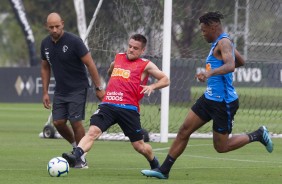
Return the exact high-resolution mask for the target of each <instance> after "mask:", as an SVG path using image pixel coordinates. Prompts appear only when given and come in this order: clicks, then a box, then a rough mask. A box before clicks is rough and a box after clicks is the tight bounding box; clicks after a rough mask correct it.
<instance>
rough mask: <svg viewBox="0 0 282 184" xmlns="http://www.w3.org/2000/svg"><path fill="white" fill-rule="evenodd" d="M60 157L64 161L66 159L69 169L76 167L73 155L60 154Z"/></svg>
mask: <svg viewBox="0 0 282 184" xmlns="http://www.w3.org/2000/svg"><path fill="white" fill-rule="evenodd" d="M62 157H63V158H64V159H66V160H67V161H68V163H69V165H70V167H75V166H76V161H77V160H76V157H75V155H74V154H71V153H63V154H62Z"/></svg>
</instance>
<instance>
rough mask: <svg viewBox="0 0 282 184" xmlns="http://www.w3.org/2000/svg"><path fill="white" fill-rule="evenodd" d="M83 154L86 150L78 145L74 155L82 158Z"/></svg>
mask: <svg viewBox="0 0 282 184" xmlns="http://www.w3.org/2000/svg"><path fill="white" fill-rule="evenodd" d="M83 154H84V151H83V150H82V149H81V148H80V147H77V148H76V149H75V151H74V155H75V157H76V158H80V157H81V156H82V155H83Z"/></svg>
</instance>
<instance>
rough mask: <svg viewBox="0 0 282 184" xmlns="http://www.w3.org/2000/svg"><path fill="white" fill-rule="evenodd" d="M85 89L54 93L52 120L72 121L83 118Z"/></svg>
mask: <svg viewBox="0 0 282 184" xmlns="http://www.w3.org/2000/svg"><path fill="white" fill-rule="evenodd" d="M86 97H87V89H83V90H79V91H76V92H72V93H70V94H57V93H55V94H54V98H53V108H52V116H53V120H54V121H55V120H62V119H66V120H69V121H70V122H71V123H72V122H77V121H81V120H84V118H85V103H86Z"/></svg>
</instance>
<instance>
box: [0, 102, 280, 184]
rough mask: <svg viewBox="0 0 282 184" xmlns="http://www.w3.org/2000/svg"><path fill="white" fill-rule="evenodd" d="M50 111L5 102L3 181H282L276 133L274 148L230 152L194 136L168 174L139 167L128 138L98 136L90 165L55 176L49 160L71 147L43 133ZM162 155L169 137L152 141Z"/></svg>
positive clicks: (0, 136) (0, 108)
mask: <svg viewBox="0 0 282 184" xmlns="http://www.w3.org/2000/svg"><path fill="white" fill-rule="evenodd" d="M48 115H49V112H48V111H47V110H45V109H44V108H43V107H42V105H41V104H0V118H1V121H0V140H1V151H0V153H1V156H0V163H1V166H0V173H1V174H0V181H1V183H5V184H17V183H19V184H33V183H34V184H35V183H36V184H38V183H40V184H44V183H46V184H50V183H52V184H56V183H58V184H64V183H66V184H69V183H83V184H88V183H92V184H93V183H96V184H100V183H101V184H103V183H109V184H132V183H134V184H139V183H140V184H147V183H148V184H149V183H150V184H151V183H153V184H154V183H167V184H168V183H169V184H182V183H183V184H184V183H185V184H187V183H189V184H196V183H197V184H206V183H207V184H221V183H228V184H233V183H234V184H235V183H236V184H237V183H238V184H243V183H245V184H252V183H254V184H258V183H261V184H262V183H263V184H265V183H268V184H272V183H273V184H276V183H280V182H281V181H282V160H281V153H282V141H281V140H280V139H273V141H274V144H275V148H274V152H273V153H271V154H269V153H268V152H267V151H266V150H265V148H264V147H263V146H262V145H261V144H260V143H253V144H250V145H247V146H246V147H244V148H242V149H239V150H236V151H233V152H230V153H225V154H219V153H216V152H215V150H214V149H213V145H212V140H211V139H191V140H190V145H189V146H188V148H187V149H186V150H185V152H184V153H183V154H182V155H181V157H179V159H178V160H177V161H176V163H175V165H174V167H173V169H172V171H171V173H170V178H169V180H165V181H163V180H158V179H155V178H147V177H144V176H142V175H141V174H140V170H142V169H147V168H148V167H149V165H148V163H147V161H146V160H145V159H144V158H143V157H142V156H141V155H139V154H137V153H136V152H135V151H134V150H133V149H132V148H131V145H130V143H129V142H118V141H97V142H96V143H95V145H94V147H93V149H92V150H91V151H90V152H89V153H88V154H87V159H88V164H89V167H90V168H89V169H87V170H76V169H70V172H69V175H68V176H67V177H62V178H54V177H50V176H49V175H48V173H47V170H46V166H47V163H48V161H49V160H50V159H51V158H52V157H55V156H60V155H61V153H63V152H66V151H70V150H71V147H70V145H68V144H67V142H66V141H65V140H63V139H42V138H39V136H38V135H39V133H40V132H41V131H42V129H43V126H44V124H45V122H46V120H47V117H48ZM150 144H151V145H152V146H153V148H154V152H155V154H156V156H157V157H158V158H159V160H160V161H163V160H164V158H165V157H166V154H167V151H168V148H169V146H170V144H171V140H170V141H169V143H150Z"/></svg>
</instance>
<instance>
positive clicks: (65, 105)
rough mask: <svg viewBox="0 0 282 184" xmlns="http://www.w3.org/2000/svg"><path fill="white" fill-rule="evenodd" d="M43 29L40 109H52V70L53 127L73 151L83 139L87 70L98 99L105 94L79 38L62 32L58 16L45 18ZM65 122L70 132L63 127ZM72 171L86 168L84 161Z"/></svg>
mask: <svg viewBox="0 0 282 184" xmlns="http://www.w3.org/2000/svg"><path fill="white" fill-rule="evenodd" d="M46 28H47V30H48V31H49V35H48V36H47V37H46V38H44V39H43V40H42V43H41V58H42V62H41V77H42V83H43V105H44V107H45V108H47V109H51V105H50V101H51V100H50V98H49V94H48V88H49V82H50V77H51V70H52V72H53V75H54V78H55V81H56V86H55V92H54V98H53V107H52V117H53V124H54V126H55V127H56V129H57V130H58V132H59V133H60V135H61V136H62V137H64V138H65V139H66V140H67V141H68V142H69V143H70V144H71V145H72V146H73V148H76V146H77V144H78V143H79V141H80V140H81V139H82V137H83V136H84V135H85V130H84V127H83V124H82V120H84V117H85V104H86V97H87V89H88V88H89V81H88V76H87V71H86V69H88V71H89V73H90V76H91V79H92V82H93V84H94V85H95V87H96V96H97V98H98V99H100V100H102V98H103V96H104V93H105V91H104V90H102V88H101V82H100V78H99V74H98V71H97V68H96V65H95V63H94V61H93V59H92V57H91V54H90V52H89V50H88V49H87V47H86V46H85V44H84V43H83V41H82V40H81V39H80V38H79V37H78V36H76V35H74V34H72V33H69V32H66V31H64V21H63V20H62V18H61V16H60V15H59V14H58V13H51V14H49V15H48V17H47V21H46ZM68 120H69V122H70V124H71V127H72V130H71V129H69V127H68V126H67V124H66V123H67V121H68ZM75 168H87V163H86V161H85V159H84V157H82V158H81V160H80V162H79V163H78V164H77V165H76V166H75Z"/></svg>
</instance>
